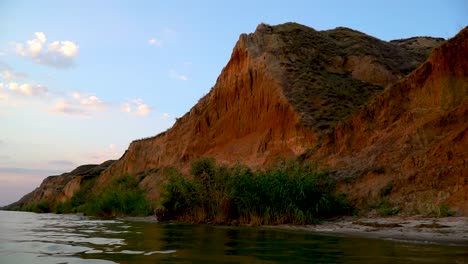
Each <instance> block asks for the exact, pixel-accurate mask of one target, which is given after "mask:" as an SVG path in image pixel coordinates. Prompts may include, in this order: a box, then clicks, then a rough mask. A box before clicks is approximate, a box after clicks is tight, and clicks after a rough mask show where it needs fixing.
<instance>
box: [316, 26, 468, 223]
mask: <svg viewBox="0 0 468 264" xmlns="http://www.w3.org/2000/svg"><path fill="white" fill-rule="evenodd" d="M309 154H310V155H309V156H308V158H309V159H314V160H320V162H321V164H322V166H324V167H329V168H332V169H333V170H335V171H337V176H338V177H341V178H345V180H344V181H343V182H342V184H341V186H340V188H341V191H342V192H344V193H346V194H347V195H348V197H349V198H351V199H352V200H354V202H355V204H361V205H371V204H373V203H375V201H377V200H379V199H382V198H383V197H382V196H388V197H385V198H388V199H390V201H392V202H394V203H395V204H399V205H404V207H403V208H405V209H406V210H408V211H409V212H410V213H411V212H412V213H429V212H433V211H436V210H437V208H438V207H439V206H441V205H442V204H446V205H449V206H450V208H452V209H453V210H454V211H455V212H458V213H459V214H463V215H466V214H468V28H465V29H464V30H462V31H461V32H460V33H459V34H458V35H457V36H455V37H454V38H452V39H450V40H448V41H447V42H445V43H444V44H443V45H441V46H440V47H438V48H436V49H435V50H434V51H433V53H432V55H431V56H430V57H429V59H428V60H427V61H426V62H424V63H423V64H422V65H421V66H420V67H419V68H418V69H416V70H415V71H413V72H412V73H411V74H410V75H408V76H407V77H405V78H404V79H403V80H401V81H400V82H398V83H397V84H395V85H393V86H391V87H388V88H387V89H386V90H385V91H383V92H382V93H381V94H379V95H377V96H376V97H374V98H373V99H372V100H371V101H370V102H369V103H368V104H367V105H366V106H365V107H363V108H362V109H361V110H359V111H358V112H357V113H356V114H354V115H352V116H351V117H350V118H348V119H347V120H346V121H345V122H342V123H340V124H338V125H337V126H336V127H335V128H334V130H333V131H332V132H331V133H329V134H328V135H327V137H326V139H324V140H323V144H322V145H321V146H320V147H319V148H317V150H314V151H310V152H309Z"/></svg>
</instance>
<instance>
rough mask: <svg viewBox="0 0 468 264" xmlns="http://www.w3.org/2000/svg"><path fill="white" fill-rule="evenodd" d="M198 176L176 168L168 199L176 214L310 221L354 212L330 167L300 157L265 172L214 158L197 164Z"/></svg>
mask: <svg viewBox="0 0 468 264" xmlns="http://www.w3.org/2000/svg"><path fill="white" fill-rule="evenodd" d="M191 172H192V174H193V180H188V179H187V178H185V177H184V176H183V175H182V174H180V173H177V172H174V171H173V172H172V173H171V175H169V182H168V184H167V185H166V192H165V193H164V194H163V201H162V204H163V206H164V207H165V208H166V210H167V213H168V214H169V215H170V218H172V219H178V220H183V221H192V222H214V223H226V222H230V221H232V220H240V221H241V222H243V223H251V224H280V223H293V224H307V223H315V222H317V221H318V219H320V218H324V217H330V216H334V215H339V214H346V213H350V208H349V207H348V206H347V205H346V204H345V203H344V197H339V196H337V195H336V194H335V193H334V188H335V186H334V183H333V182H332V181H331V180H330V179H329V177H328V176H327V174H326V173H325V172H318V171H317V170H315V168H314V167H313V166H310V165H301V164H299V163H296V162H290V163H281V164H280V165H278V166H276V167H274V168H271V169H269V170H267V171H265V172H262V171H256V172H254V171H252V170H251V169H249V168H247V167H244V166H241V165H236V166H234V167H232V168H226V167H223V166H219V165H216V163H215V161H214V159H206V158H205V159H202V160H199V161H195V162H194V163H193V164H192V170H191Z"/></svg>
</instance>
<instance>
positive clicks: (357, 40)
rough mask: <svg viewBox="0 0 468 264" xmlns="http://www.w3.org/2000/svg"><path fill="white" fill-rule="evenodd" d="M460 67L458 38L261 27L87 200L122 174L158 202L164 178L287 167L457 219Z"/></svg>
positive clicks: (361, 202) (463, 180)
mask: <svg viewBox="0 0 468 264" xmlns="http://www.w3.org/2000/svg"><path fill="white" fill-rule="evenodd" d="M467 63H468V28H465V29H464V30H462V31H461V32H460V33H459V34H458V35H457V36H456V37H454V38H452V39H450V40H448V41H444V40H443V39H440V38H431V37H414V38H409V39H400V40H394V41H389V42H387V41H382V40H379V39H377V38H374V37H372V36H369V35H366V34H364V33H361V32H358V31H355V30H352V29H348V28H343V27H339V28H336V29H332V30H325V31H317V30H314V29H312V28H309V27H306V26H303V25H299V24H296V23H286V24H281V25H277V26H269V25H266V24H260V25H259V26H258V27H257V29H256V31H255V32H254V33H251V34H242V35H241V36H240V37H239V40H238V42H237V43H236V45H235V47H234V49H233V52H232V55H231V58H230V60H229V62H228V63H227V65H226V66H225V67H224V68H223V70H222V71H221V73H220V76H219V77H218V79H217V81H216V84H215V85H214V86H213V87H212V88H211V90H210V92H209V93H208V94H207V95H205V96H204V97H203V98H201V99H200V100H199V101H198V103H197V104H196V105H195V106H193V107H192V108H191V109H190V111H189V112H187V113H186V114H185V115H184V116H182V117H181V118H178V119H177V121H176V123H175V124H174V126H173V127H172V128H170V129H169V130H167V131H166V132H163V133H161V134H159V135H157V136H154V137H150V138H146V139H141V140H135V141H133V142H132V143H131V144H130V146H129V148H128V150H127V151H126V152H125V154H124V155H123V156H122V157H121V158H120V159H119V160H118V161H116V162H115V163H113V164H112V165H111V166H109V167H108V168H107V169H105V170H104V171H103V172H102V174H100V175H99V177H97V178H96V184H95V185H94V186H95V187H94V191H96V192H99V191H101V190H103V189H105V188H106V187H107V186H109V184H110V183H111V182H112V181H113V180H114V179H117V178H118V177H120V176H122V175H127V174H128V175H133V176H138V177H136V178H137V179H138V180H139V181H140V187H142V188H143V189H144V190H145V191H146V192H147V194H148V197H150V198H151V199H158V197H159V186H160V185H161V181H163V180H164V179H163V178H162V177H161V175H162V174H161V169H163V168H167V167H176V168H178V169H180V170H182V171H183V172H187V171H188V168H189V166H190V164H191V162H193V161H194V160H197V159H199V158H201V157H214V158H215V159H216V160H217V162H219V163H220V164H224V165H234V164H237V163H240V164H245V165H247V166H249V167H250V168H253V169H264V168H266V167H267V166H269V165H271V164H274V163H276V162H277V161H278V160H281V159H288V158H295V159H296V158H297V159H298V160H300V161H312V162H314V163H316V164H317V166H318V167H319V168H321V169H324V170H327V171H329V172H330V175H331V176H332V177H333V178H334V179H336V180H338V186H337V187H338V191H339V192H341V193H345V194H346V195H347V197H348V201H349V202H350V203H351V204H352V205H353V206H356V207H358V208H373V207H375V206H377V205H376V204H377V203H379V204H386V206H387V207H389V209H392V210H393V209H394V212H400V211H403V212H405V213H409V214H420V213H421V214H428V213H432V212H434V211H437V210H438V209H440V208H442V206H448V207H449V208H450V210H452V211H453V212H455V213H457V214H459V215H467V214H468V207H467V206H468V202H467V201H468V197H467V193H468V189H467V188H468V187H467V186H468V174H467V172H468V168H467V167H468V165H467V163H466V161H467V160H468V157H467V151H466V149H468V136H467V134H468V80H467V76H468V72H467V71H468V65H467ZM66 177H68V176H63V177H62V178H66ZM57 184H58V185H60V186H62V185H64V184H62V182H60V183H57ZM43 185H47V184H46V181H44V183H43ZM41 186H42V185H41ZM71 186H75V187H76V186H77V185H76V184H74V183H73V181H67V183H65V185H64V186H63V187H61V188H62V189H61V190H69V191H68V192H67V195H66V196H63V195H61V196H59V197H66V198H63V199H62V198H60V199H61V200H60V201H62V200H66V199H67V198H69V197H71V195H73V193H74V192H76V191H77V190H78V189H79V185H78V187H76V188H72V187H71ZM40 188H41V187H40ZM61 192H62V191H61ZM36 196H37V195H36ZM23 199H28V198H27V197H25V198H23ZM44 199H46V200H47V199H50V200H51V201H56V200H54V199H55V198H47V197H45V198H44ZM57 201H58V200H57ZM395 208H398V209H395ZM444 208H445V207H444Z"/></svg>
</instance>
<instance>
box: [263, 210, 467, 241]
mask: <svg viewBox="0 0 468 264" xmlns="http://www.w3.org/2000/svg"><path fill="white" fill-rule="evenodd" d="M262 227H263V228H271V229H283V230H290V231H304V232H311V233H317V234H325V235H337V236H353V237H363V238H373V239H381V240H389V241H398V242H410V243H419V244H443V245H453V246H468V217H442V218H436V217H423V216H411V217H398V216H396V217H387V218H374V217H355V216H346V217H341V218H338V219H333V220H327V221H323V222H322V223H321V224H318V225H304V226H296V225H277V226H262Z"/></svg>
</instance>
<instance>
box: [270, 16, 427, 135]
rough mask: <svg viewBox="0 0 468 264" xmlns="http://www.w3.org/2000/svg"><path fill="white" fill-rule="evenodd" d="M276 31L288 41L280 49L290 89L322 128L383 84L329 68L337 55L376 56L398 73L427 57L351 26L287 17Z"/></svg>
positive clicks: (308, 120) (307, 118) (310, 121)
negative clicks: (319, 27)
mask: <svg viewBox="0 0 468 264" xmlns="http://www.w3.org/2000/svg"><path fill="white" fill-rule="evenodd" d="M272 32H273V34H277V35H278V36H279V37H280V38H281V40H282V42H283V43H285V45H284V46H283V47H281V49H280V50H275V51H274V52H275V57H277V58H280V65H281V66H282V68H283V70H284V71H285V72H287V73H288V76H287V77H286V78H287V80H285V88H284V92H285V95H286V96H287V97H288V99H289V100H290V102H291V103H292V104H293V106H294V107H295V108H296V110H297V111H299V112H300V113H302V116H303V118H302V121H303V123H304V124H305V125H308V126H310V127H313V128H316V129H319V130H326V129H328V128H331V127H333V126H334V125H335V124H336V123H337V122H339V121H341V120H343V119H345V118H346V117H348V116H350V115H351V114H352V113H353V112H355V111H356V110H357V108H358V107H359V106H361V105H363V104H365V103H367V102H368V100H369V99H370V98H371V97H372V96H373V95H375V94H376V93H378V92H380V91H381V90H383V87H381V86H378V85H373V84H370V83H367V82H362V81H359V80H357V79H354V78H353V77H352V76H351V74H350V73H337V72H331V71H329V70H327V69H329V68H330V67H331V65H332V64H333V62H332V60H333V58H336V57H342V58H346V57H348V56H351V55H354V56H358V57H362V56H371V57H373V58H374V60H375V61H376V62H377V63H379V64H381V65H384V66H385V67H386V68H387V69H388V70H389V71H390V72H392V73H394V74H395V75H405V74H407V73H409V72H410V71H412V70H413V69H415V68H416V67H417V66H418V65H419V64H420V63H422V62H423V61H424V60H425V59H426V57H427V55H425V54H419V53H414V52H409V51H408V50H407V49H405V48H403V47H400V46H399V45H397V44H393V43H389V42H385V41H382V40H379V39H377V38H374V37H371V36H368V35H366V34H364V33H361V32H358V31H354V30H351V29H347V28H337V29H333V30H328V31H316V30H314V29H312V28H308V27H306V26H302V25H299V24H295V23H286V24H281V25H277V26H273V27H272ZM318 102H319V103H318Z"/></svg>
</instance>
